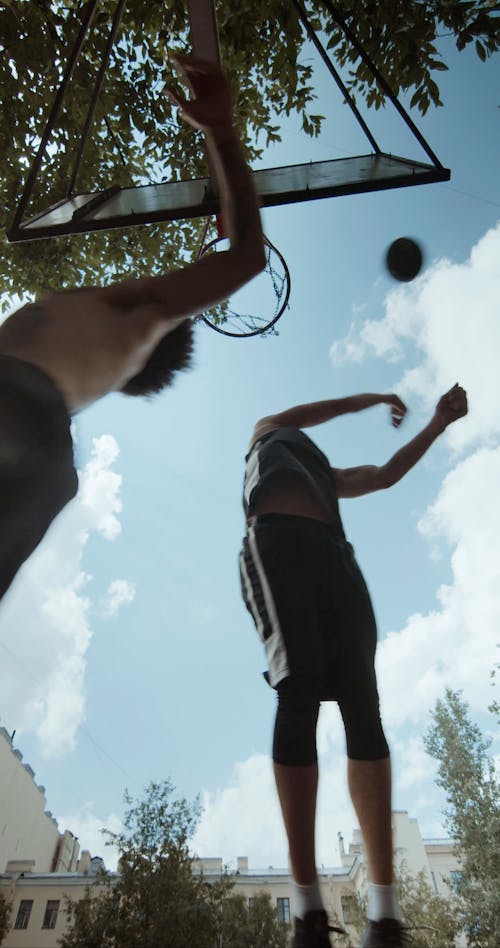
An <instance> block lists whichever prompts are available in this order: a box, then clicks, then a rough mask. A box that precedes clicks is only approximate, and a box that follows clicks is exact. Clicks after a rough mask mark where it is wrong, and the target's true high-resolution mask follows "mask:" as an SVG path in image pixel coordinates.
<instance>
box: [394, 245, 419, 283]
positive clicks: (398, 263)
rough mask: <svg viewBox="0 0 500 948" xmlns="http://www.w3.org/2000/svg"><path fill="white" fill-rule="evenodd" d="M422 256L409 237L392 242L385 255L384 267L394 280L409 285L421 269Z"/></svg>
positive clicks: (417, 246)
mask: <svg viewBox="0 0 500 948" xmlns="http://www.w3.org/2000/svg"><path fill="white" fill-rule="evenodd" d="M423 262H424V256H423V253H422V249H421V247H419V245H418V244H417V242H416V241H415V240H412V238H411V237H398V239H397V240H393V242H392V244H391V246H390V247H389V248H388V250H387V253H386V255H385V264H386V267H387V269H388V271H389V273H390V274H391V276H392V277H394V279H395V280H400V281H401V282H402V283H409V282H410V280H414V279H415V277H416V276H418V274H419V273H420V270H421V269H422V264H423Z"/></svg>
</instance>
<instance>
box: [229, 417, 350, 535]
mask: <svg viewBox="0 0 500 948" xmlns="http://www.w3.org/2000/svg"><path fill="white" fill-rule="evenodd" d="M290 473H293V474H297V475H298V476H299V477H300V478H301V479H302V480H303V481H304V483H305V484H306V485H307V486H308V488H309V490H310V491H311V492H312V494H313V496H314V497H316V498H317V499H318V500H319V501H320V503H321V504H322V506H323V507H324V508H325V509H326V510H327V511H328V513H329V514H330V518H331V524H332V526H333V527H334V528H335V530H336V532H337V533H338V535H339V536H340V537H344V536H345V535H344V530H343V527H342V521H341V519H340V513H339V507H338V500H337V490H336V485H335V478H334V474H333V471H332V469H331V467H330V462H329V461H328V458H327V457H326V455H325V454H323V452H322V451H320V449H319V448H318V446H317V445H316V444H315V443H314V441H312V440H311V438H309V437H308V436H307V435H306V434H304V432H303V431H301V429H300V428H295V427H288V428H275V429H274V431H270V432H269V433H268V434H265V435H263V436H262V438H259V440H258V441H256V442H255V444H254V445H253V446H252V448H251V449H250V451H249V453H248V454H247V456H246V467H245V480H244V487H243V507H244V510H245V516H246V517H250V516H251V515H252V514H254V513H255V506H256V503H257V501H258V497H259V493H260V492H261V490H262V488H263V487H264V485H265V484H266V482H268V481H269V479H270V478H271V477H272V478H273V480H275V479H276V477H277V476H279V474H290Z"/></svg>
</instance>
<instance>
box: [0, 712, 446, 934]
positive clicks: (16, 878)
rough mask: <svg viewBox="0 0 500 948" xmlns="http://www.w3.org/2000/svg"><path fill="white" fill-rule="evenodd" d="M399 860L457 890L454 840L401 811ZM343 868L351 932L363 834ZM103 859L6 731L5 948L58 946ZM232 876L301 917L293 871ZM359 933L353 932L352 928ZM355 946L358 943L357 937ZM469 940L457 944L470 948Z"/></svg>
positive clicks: (2, 751) (336, 905)
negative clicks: (70, 911)
mask: <svg viewBox="0 0 500 948" xmlns="http://www.w3.org/2000/svg"><path fill="white" fill-rule="evenodd" d="M393 826H394V837H395V846H396V860H401V861H403V860H404V862H405V864H406V866H407V867H408V869H409V870H410V871H411V872H412V873H414V874H416V873H417V872H420V871H421V870H423V872H424V874H425V876H426V877H427V881H428V882H429V885H431V886H432V888H433V889H434V891H435V892H436V893H438V894H439V895H442V896H444V897H446V895H447V894H448V893H449V891H450V890H449V886H448V882H449V880H450V878H452V877H453V873H454V872H458V871H459V866H458V862H457V859H456V857H455V854H454V845H453V843H452V842H451V841H450V840H445V839H436V840H425V839H423V838H422V836H421V833H420V829H419V826H418V822H417V820H415V819H412V818H410V817H409V816H408V813H406V812H405V811H395V812H394V813H393ZM339 851H340V865H339V866H335V867H331V868H327V867H325V866H321V867H320V868H319V877H320V882H321V887H322V890H323V897H324V901H325V906H326V908H327V910H328V912H329V915H330V917H331V920H332V922H333V921H334V920H335V919H337V920H338V921H339V922H340V923H341V924H342V925H343V926H346V927H347V929H348V930H349V920H350V910H351V907H352V899H353V896H354V895H360V894H361V895H362V894H363V893H364V891H365V889H366V873H365V868H364V862H363V851H362V846H361V835H360V832H359V830H355V831H354V833H353V839H352V842H351V843H350V845H349V848H348V850H347V851H346V849H345V847H344V841H343V839H342V837H341V836H340V834H339ZM102 865H103V864H102V860H101V859H99V858H95V859H92V858H91V856H90V853H88V852H86V851H84V852H82V854H81V856H80V855H79V843H78V840H77V839H76V837H75V836H74V835H73V834H72V833H71V832H69V831H68V830H65V831H64V832H63V833H61V832H60V831H59V828H58V826H57V823H56V821H55V820H54V818H53V816H52V814H51V813H50V812H49V811H48V810H47V809H46V799H45V791H44V788H43V787H40V786H38V785H37V783H36V782H35V775H34V773H33V770H32V769H31V767H29V765H28V764H26V763H23V758H22V755H21V754H20V752H19V751H18V750H15V749H14V747H13V744H12V739H11V737H10V736H9V734H8V733H7V731H6V730H5V729H4V728H0V893H1V894H2V895H3V896H4V898H5V899H6V900H7V901H8V902H9V903H10V906H11V917H10V930H9V932H8V933H7V936H6V938H5V939H4V941H3V942H2V948H56V946H57V944H58V941H59V939H60V937H61V935H62V934H63V932H64V930H65V928H66V899H67V897H69V898H71V899H72V900H79V899H81V898H83V897H84V895H85V891H86V889H87V887H88V886H89V885H91V886H95V885H96V882H97V880H96V873H97V872H98V870H99V869H100V868H101V867H102ZM193 872H195V873H200V872H203V874H204V876H205V877H206V878H207V880H210V879H213V880H215V879H217V878H220V876H221V874H222V873H223V872H224V866H223V863H222V859H221V858H218V857H217V858H204V859H196V860H194V861H193ZM230 872H231V877H232V881H233V882H234V889H233V892H234V894H236V895H242V896H243V897H244V898H245V899H248V900H249V901H250V900H251V899H252V898H254V897H255V896H256V895H257V894H258V893H261V892H266V893H268V894H269V896H270V898H271V903H272V904H273V905H274V906H275V908H276V912H277V915H278V918H279V919H280V921H282V922H283V923H287V922H289V921H290V920H291V918H292V916H293V913H294V906H293V892H292V886H291V879H290V874H289V870H288V867H286V868H272V867H268V868H267V869H254V868H252V867H250V866H249V865H248V859H247V857H245V856H241V857H239V858H238V860H237V865H236V867H234V868H233V869H232V870H230ZM350 933H351V934H354V932H353V930H352V929H351V930H350ZM353 944H355V939H353ZM464 944H465V941H460V942H457V948H458V946H459V945H464Z"/></svg>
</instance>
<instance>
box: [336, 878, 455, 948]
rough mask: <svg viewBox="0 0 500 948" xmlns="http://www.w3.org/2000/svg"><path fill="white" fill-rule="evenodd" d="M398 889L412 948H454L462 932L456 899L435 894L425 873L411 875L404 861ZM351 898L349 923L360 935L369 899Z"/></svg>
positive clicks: (403, 917)
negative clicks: (409, 931) (457, 937)
mask: <svg viewBox="0 0 500 948" xmlns="http://www.w3.org/2000/svg"><path fill="white" fill-rule="evenodd" d="M396 887H397V897H398V903H399V908H400V911H401V918H402V920H403V925H404V926H405V927H407V928H409V929H410V930H411V944H412V948H453V946H454V944H455V938H456V936H457V935H458V934H459V932H460V929H461V925H460V919H459V918H457V905H456V900H455V897H454V896H453V895H452V896H451V897H449V898H443V897H442V896H439V895H436V893H435V892H433V890H432V889H431V887H430V885H429V883H428V881H427V877H426V875H425V872H424V871H423V870H422V871H421V872H419V873H417V875H416V876H415V875H412V874H411V873H410V872H409V870H408V866H407V864H406V862H405V861H404V860H403V861H401V862H400V863H399V864H398V868H397V882H396ZM351 899H352V903H351V907H350V911H349V917H350V923H349V924H350V926H351V927H352V928H353V929H354V930H355V932H356V934H357V935H358V936H359V935H361V932H362V931H363V929H364V928H365V925H366V899H365V898H363V897H361V896H359V895H352V896H351ZM341 944H342V942H341V941H339V945H341Z"/></svg>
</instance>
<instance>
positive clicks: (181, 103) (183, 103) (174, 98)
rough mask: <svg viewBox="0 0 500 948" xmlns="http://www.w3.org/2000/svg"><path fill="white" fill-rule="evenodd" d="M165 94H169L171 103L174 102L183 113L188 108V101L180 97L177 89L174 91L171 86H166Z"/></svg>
mask: <svg viewBox="0 0 500 948" xmlns="http://www.w3.org/2000/svg"><path fill="white" fill-rule="evenodd" d="M165 92H166V93H167V95H168V97H169V99H170V101H171V102H173V104H174V105H177V106H178V107H179V108H180V109H181V111H183V110H184V109H185V108H186V107H187V105H188V102H187V99H185V98H184V96H182V95H180V94H179V93H178V92H177V90H176V89H172V87H171V86H166V88H165Z"/></svg>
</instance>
